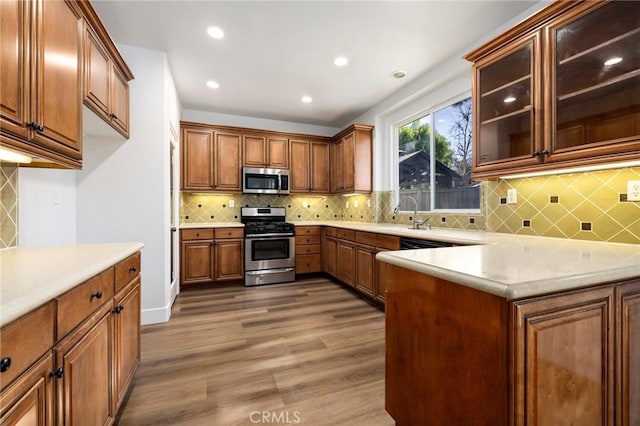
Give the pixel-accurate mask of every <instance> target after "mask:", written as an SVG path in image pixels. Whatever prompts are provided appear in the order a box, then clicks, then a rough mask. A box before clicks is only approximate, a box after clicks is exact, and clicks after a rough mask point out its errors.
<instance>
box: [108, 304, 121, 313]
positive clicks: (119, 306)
mask: <svg viewBox="0 0 640 426" xmlns="http://www.w3.org/2000/svg"><path fill="white" fill-rule="evenodd" d="M123 310H124V305H122V304H119V305H118V306H116V307H115V309H114V310H113V311H111V312H113V313H114V314H119V313H120V312H122V311H123Z"/></svg>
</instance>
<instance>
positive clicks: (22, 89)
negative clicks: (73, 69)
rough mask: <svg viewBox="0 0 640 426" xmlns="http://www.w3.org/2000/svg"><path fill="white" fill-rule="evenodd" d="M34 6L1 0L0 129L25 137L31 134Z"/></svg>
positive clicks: (16, 1)
mask: <svg viewBox="0 0 640 426" xmlns="http://www.w3.org/2000/svg"><path fill="white" fill-rule="evenodd" d="M31 6H32V3H30V2H26V1H20V0H13V1H9V0H6V1H1V2H0V16H1V17H2V25H0V40H2V42H1V43H0V57H1V58H2V64H1V67H2V68H1V70H0V74H1V75H2V78H0V118H1V121H0V124H1V125H0V129H1V130H2V132H5V131H7V132H10V133H13V134H14V135H17V136H20V137H21V138H22V139H27V138H28V136H29V129H28V128H27V123H28V120H29V119H28V115H29V111H28V108H29V96H30V95H29V89H30V87H31V86H30V81H29V69H30V67H31V61H30V57H29V54H28V53H29V48H28V46H29V34H30V28H31V27H30V19H29V18H30V16H31V13H30V8H31Z"/></svg>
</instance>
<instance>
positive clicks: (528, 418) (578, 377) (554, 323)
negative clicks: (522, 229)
mask: <svg viewBox="0 0 640 426" xmlns="http://www.w3.org/2000/svg"><path fill="white" fill-rule="evenodd" d="M514 312H515V321H516V324H517V327H516V329H515V345H516V346H515V354H516V360H515V368H516V371H515V380H516V386H515V396H514V398H515V399H514V401H515V409H516V424H517V425H525V424H526V425H556V424H573V425H583V426H589V425H593V426H596V425H597V426H601V425H613V394H614V388H613V383H614V378H613V376H614V374H613V366H614V355H615V353H614V350H613V325H614V324H613V289H612V288H611V287H609V288H602V289H595V290H586V291H577V292H574V293H570V294H564V295H560V296H549V297H547V298H540V299H535V300H533V301H530V302H522V303H515V305H514Z"/></svg>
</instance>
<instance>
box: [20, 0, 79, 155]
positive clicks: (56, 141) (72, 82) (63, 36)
mask: <svg viewBox="0 0 640 426" xmlns="http://www.w3.org/2000/svg"><path fill="white" fill-rule="evenodd" d="M37 7H38V8H40V10H39V12H38V13H36V19H35V22H36V32H35V40H36V44H35V51H34V54H35V58H34V59H35V64H34V63H32V69H34V70H35V78H34V80H33V81H34V82H35V87H33V89H32V94H31V95H32V103H31V104H32V113H31V117H32V120H33V121H34V122H36V123H37V124H38V126H41V127H40V129H41V130H40V129H38V131H35V132H33V137H32V139H33V142H35V143H37V144H39V145H41V146H43V147H45V148H47V149H50V150H52V151H54V152H57V153H60V154H63V155H65V156H68V157H71V158H75V159H80V158H82V92H81V88H82V75H81V72H80V70H81V69H82V65H81V61H80V58H81V57H80V54H81V39H82V34H83V25H82V21H81V20H80V18H79V17H78V15H77V14H76V12H75V10H72V9H71V8H72V7H73V6H71V4H70V3H67V2H63V1H38V2H37ZM34 65H35V67H34Z"/></svg>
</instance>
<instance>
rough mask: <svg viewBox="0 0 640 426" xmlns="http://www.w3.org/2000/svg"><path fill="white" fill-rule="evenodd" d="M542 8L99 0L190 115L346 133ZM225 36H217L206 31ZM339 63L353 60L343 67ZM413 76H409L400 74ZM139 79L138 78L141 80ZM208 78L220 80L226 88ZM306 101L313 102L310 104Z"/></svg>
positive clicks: (120, 34)
mask: <svg viewBox="0 0 640 426" xmlns="http://www.w3.org/2000/svg"><path fill="white" fill-rule="evenodd" d="M535 3H536V1H420V2H395V1H392V2H384V1H356V2H345V1H319V2H317V1H284V2H272V1H257V2H253V1H186V0H178V1H177V0H173V1H130V0H127V1H113V0H109V1H104V0H103V1H100V0H94V2H93V4H94V6H95V9H96V10H97V12H98V14H99V15H100V17H101V19H102V20H103V22H104V24H105V26H106V27H107V29H108V30H109V32H110V34H111V36H112V38H113V39H114V40H115V41H116V42H117V43H124V44H128V45H132V46H138V47H143V48H148V49H153V50H160V51H164V52H166V53H167V57H168V61H169V65H170V67H171V70H172V73H173V77H174V80H175V84H176V87H177V91H178V96H179V98H180V102H181V104H182V107H183V108H185V109H196V110H202V111H212V112H220V113H227V114H237V115H245V116H251V117H260V118H269V119H274V120H285V121H292V122H299V123H307V124H317V125H324V126H329V127H340V126H342V125H344V124H345V123H347V122H348V121H349V120H352V119H354V118H356V117H357V116H359V115H360V114H361V113H363V112H364V111H366V110H368V109H369V108H371V107H372V106H373V105H375V104H376V103H378V102H380V101H381V100H382V99H384V98H386V97H387V96H389V95H390V94H391V93H393V92H394V91H396V90H398V89H399V88H400V87H402V86H403V85H405V84H407V83H409V82H410V81H411V80H413V79H415V78H416V77H418V76H420V75H421V74H423V73H425V72H427V71H428V70H430V69H431V68H433V67H435V66H436V65H438V63H440V62H442V61H444V60H446V59H448V58H450V57H451V55H453V54H459V52H460V50H461V49H464V48H468V47H469V46H476V45H477V44H479V41H478V40H484V36H486V35H487V34H488V33H490V32H492V31H494V30H495V28H497V27H499V26H500V25H502V24H503V23H504V22H506V21H508V20H509V19H511V18H513V17H514V16H516V15H518V14H520V13H522V12H523V11H524V10H526V9H528V8H530V7H532V6H533V5H534V4H535ZM211 25H215V26H218V27H220V28H222V29H223V30H224V32H225V37H224V38H223V39H221V40H215V39H212V38H210V37H209V36H208V35H207V33H206V29H207V27H209V26H211ZM338 55H344V56H346V57H348V58H349V61H350V62H349V64H348V65H347V66H346V67H342V68H338V67H336V66H335V65H334V64H333V60H334V58H335V57H336V56H338ZM395 70H404V71H406V72H407V77H405V78H403V79H401V80H398V79H394V78H392V77H391V73H392V72H393V71H395ZM134 73H135V72H134ZM207 80H215V81H217V82H218V83H219V84H220V88H219V89H216V90H212V89H209V88H207V87H206V86H205V83H206V81H207ZM303 95H309V96H311V97H313V102H312V103H310V104H304V103H302V102H301V97H302V96H303Z"/></svg>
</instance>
